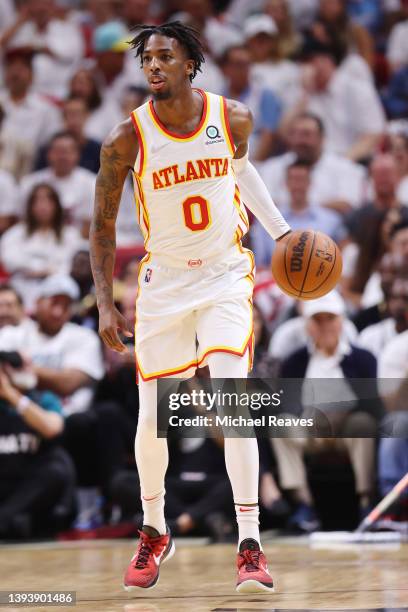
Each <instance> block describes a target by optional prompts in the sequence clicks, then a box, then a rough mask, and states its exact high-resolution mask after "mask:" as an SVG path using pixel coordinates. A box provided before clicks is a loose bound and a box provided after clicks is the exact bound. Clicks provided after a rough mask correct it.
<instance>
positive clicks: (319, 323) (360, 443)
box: [272, 291, 382, 531]
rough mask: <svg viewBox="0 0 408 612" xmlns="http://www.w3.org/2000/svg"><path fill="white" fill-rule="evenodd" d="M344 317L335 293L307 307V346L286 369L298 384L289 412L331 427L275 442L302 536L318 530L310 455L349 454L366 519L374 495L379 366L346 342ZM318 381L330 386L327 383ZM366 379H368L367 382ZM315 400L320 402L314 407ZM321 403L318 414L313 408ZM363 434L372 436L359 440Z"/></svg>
mask: <svg viewBox="0 0 408 612" xmlns="http://www.w3.org/2000/svg"><path fill="white" fill-rule="evenodd" d="M344 313H345V307H344V302H343V300H342V298H341V297H340V295H339V294H338V293H337V292H336V291H332V292H330V293H329V294H327V295H326V296H324V297H323V298H319V299H317V300H311V301H310V302H305V303H304V304H303V316H304V317H305V319H306V329H307V335H308V344H307V346H304V347H302V348H300V349H299V350H297V351H295V352H294V353H292V354H291V355H290V357H288V358H287V359H286V360H285V361H284V362H283V364H282V368H281V376H282V379H287V378H293V379H297V381H293V382H290V381H289V382H288V381H286V386H287V387H288V389H289V390H291V393H290V395H291V398H290V401H289V402H288V401H286V402H285V407H287V408H286V409H287V410H289V411H290V412H295V413H297V414H302V416H312V417H314V419H315V426H316V423H317V426H318V425H319V423H320V424H321V423H322V421H324V422H325V425H326V426H325V428H323V430H320V431H321V432H320V433H318V434H317V435H318V436H319V437H314V438H311V437H297V436H299V431H296V430H291V437H286V438H278V437H275V438H272V445H273V449H274V451H275V455H276V460H277V464H278V473H279V477H280V484H281V487H282V488H283V489H288V490H291V491H292V492H293V495H294V498H295V500H296V501H297V502H298V507H297V510H296V511H295V514H294V515H293V516H292V519H291V523H292V525H293V526H294V527H296V528H298V529H300V530H301V531H313V530H314V529H316V528H318V526H319V521H318V518H317V515H316V512H315V510H314V501H313V497H312V493H311V491H310V489H309V486H308V483H307V477H306V469H305V464H304V454H305V452H311V453H316V452H319V451H320V450H325V449H326V448H327V446H330V447H332V448H336V449H339V450H346V451H347V453H348V455H349V458H350V462H351V465H352V468H353V472H354V476H355V483H356V485H355V486H356V492H357V494H358V495H359V500H360V507H361V515H362V516H363V515H364V514H365V513H366V512H367V509H368V507H369V504H370V500H371V495H372V489H373V476H374V472H375V439H374V436H375V432H376V421H377V419H379V418H380V417H381V414H382V412H381V403H380V402H379V400H378V399H377V398H378V394H377V388H376V380H375V379H376V373H377V364H376V359H375V357H374V356H373V355H372V354H371V353H370V352H369V351H366V350H364V349H361V348H357V347H355V346H353V345H351V344H349V343H348V342H347V341H345V340H344V339H343V337H342V326H343V316H344ZM319 379H331V381H330V383H329V384H327V381H325V382H324V383H323V382H322V381H321V380H319ZM361 379H365V380H364V382H363V381H361ZM313 398H316V399H314V401H312V402H311V401H310V400H311V399H312V400H313ZM316 400H317V402H318V411H316V410H315V406H314V405H313V404H316ZM311 404H312V405H311ZM318 417H320V418H318ZM314 431H316V430H314ZM359 434H360V435H361V436H372V437H358V435H359ZM323 436H324V437H323ZM330 436H334V437H330ZM327 438H328V439H327Z"/></svg>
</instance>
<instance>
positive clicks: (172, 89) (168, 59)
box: [142, 34, 194, 100]
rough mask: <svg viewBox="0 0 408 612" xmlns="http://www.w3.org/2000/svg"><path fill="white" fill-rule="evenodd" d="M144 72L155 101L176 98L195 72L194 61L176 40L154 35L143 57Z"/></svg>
mask: <svg viewBox="0 0 408 612" xmlns="http://www.w3.org/2000/svg"><path fill="white" fill-rule="evenodd" d="M142 63H143V71H144V73H145V76H146V80H147V82H148V84H149V90H150V92H151V94H152V96H153V98H154V99H155V100H168V99H169V98H172V97H174V96H175V95H176V94H177V93H178V91H180V90H181V89H182V87H183V86H184V85H185V84H186V82H189V75H190V74H192V72H193V70H194V62H193V60H189V59H187V58H186V54H185V51H184V49H183V47H182V46H181V45H180V43H179V42H178V41H177V40H175V39H174V38H168V37H167V36H160V35H158V34H153V36H151V37H150V38H149V40H148V41H147V43H146V45H145V48H144V51H143V56H142Z"/></svg>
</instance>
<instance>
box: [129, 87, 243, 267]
mask: <svg viewBox="0 0 408 612" xmlns="http://www.w3.org/2000/svg"><path fill="white" fill-rule="evenodd" d="M196 91H198V92H199V93H200V95H201V96H202V98H203V102H204V104H203V114H202V117H201V120H200V122H199V124H198V126H197V128H196V129H195V130H194V131H193V132H190V133H189V134H183V135H180V134H174V133H172V132H170V131H169V130H167V128H166V127H165V126H164V125H163V124H162V123H161V122H160V119H159V118H158V116H157V114H156V112H155V109H154V105H153V102H152V101H149V102H147V103H146V104H144V105H143V106H140V107H139V108H137V109H136V110H135V111H133V113H132V120H133V122H134V125H135V129H136V131H137V134H138V138H139V153H138V156H137V159H136V163H135V171H134V183H135V196H136V203H137V210H138V219H139V224H140V227H141V229H142V232H143V235H144V238H145V247H146V250H147V251H148V252H150V253H152V254H153V255H161V256H163V255H165V256H166V255H167V256H169V259H170V258H172V259H178V260H184V261H188V262H191V264H189V265H191V266H194V265H195V262H197V265H200V264H199V263H198V262H200V261H202V260H206V259H208V258H213V257H215V256H217V255H219V254H221V253H223V252H224V251H225V250H226V249H227V248H229V247H231V246H232V245H233V244H234V243H238V244H239V243H240V240H241V238H242V236H243V235H244V234H245V233H246V232H247V230H248V217H247V214H246V211H245V208H244V206H243V204H242V203H241V200H240V195H239V189H238V186H237V184H236V182H235V178H234V174H233V170H232V166H231V160H232V157H233V155H234V150H235V147H234V143H233V140H232V136H231V132H230V128H229V123H228V115H227V108H226V103H225V99H224V98H223V97H222V96H217V95H215V94H212V93H208V92H204V91H202V90H196Z"/></svg>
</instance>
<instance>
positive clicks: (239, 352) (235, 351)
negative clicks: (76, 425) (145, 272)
mask: <svg viewBox="0 0 408 612" xmlns="http://www.w3.org/2000/svg"><path fill="white" fill-rule="evenodd" d="M237 237H238V232H237ZM237 244H238V248H239V250H240V252H241V253H243V254H244V255H247V256H248V257H249V259H250V261H251V271H250V272H249V273H248V274H247V275H246V277H245V279H246V280H248V282H249V283H250V285H251V289H252V290H253V288H254V284H255V278H254V271H255V259H254V255H253V253H252V251H250V250H249V249H244V248H243V247H242V245H241V241H240V240H239V241H238V243H237ZM149 259H150V253H149V254H148V255H146V257H145V258H144V259H143V260H142V262H141V264H140V267H139V274H138V290H137V296H136V302H137V299H138V297H139V291H140V277H141V273H142V266H143V264H144V263H147V262H148V261H149ZM248 304H249V308H250V312H251V323H250V329H249V333H248V335H247V337H246V338H245V341H244V343H243V345H242V347H241V348H236V347H233V346H221V345H220V346H210V347H208V348H207V349H206V350H205V351H204V353H203V354H202V355H200V356H197V358H196V359H193V360H192V361H190V362H188V363H185V364H183V365H179V366H176V367H174V368H169V369H166V370H159V371H158V372H150V373H146V372H144V371H143V368H142V366H141V364H140V362H139V360H138V358H137V352H136V370H137V374H138V375H139V374H140V376H141V377H142V379H143V380H144V381H145V382H146V381H149V380H155V379H157V378H164V377H166V376H176V375H177V374H183V373H184V372H187V371H188V370H190V369H193V368H194V369H195V368H199V367H200V366H201V365H202V363H203V362H204V361H205V359H206V358H207V357H208V355H211V354H212V353H229V354H231V355H236V356H237V357H243V356H244V355H245V352H246V351H247V350H248V372H250V371H251V370H252V365H253V356H254V320H253V306H252V298H248ZM136 326H137V319H136V323H135V337H136V333H137V330H136Z"/></svg>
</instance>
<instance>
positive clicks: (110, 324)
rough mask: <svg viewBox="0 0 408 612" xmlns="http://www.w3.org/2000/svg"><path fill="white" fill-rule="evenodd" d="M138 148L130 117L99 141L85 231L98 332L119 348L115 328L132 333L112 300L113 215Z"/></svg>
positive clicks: (126, 334)
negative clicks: (88, 226)
mask: <svg viewBox="0 0 408 612" xmlns="http://www.w3.org/2000/svg"><path fill="white" fill-rule="evenodd" d="M137 152H138V142H137V136H136V133H135V130H134V127H133V125H132V122H131V120H130V119H128V120H126V121H124V122H123V123H121V124H120V125H118V126H117V127H116V128H115V129H114V130H113V131H112V132H111V133H110V135H109V136H108V137H107V139H106V140H105V142H104V143H103V145H102V150H101V166H100V170H99V173H98V176H97V179H96V190H95V207H94V212H93V217H92V222H91V230H90V235H89V242H90V252H91V264H92V274H93V278H94V283H95V288H96V300H97V305H98V310H99V335H100V336H101V338H102V340H103V341H104V343H105V344H106V346H108V347H109V348H111V349H113V350H115V351H118V352H120V353H121V352H123V351H125V350H126V347H125V345H124V344H123V342H122V341H121V340H120V337H119V334H118V330H120V331H121V332H123V334H124V335H125V336H128V337H130V336H132V335H133V334H132V331H131V329H130V327H129V324H128V323H127V321H126V319H125V318H124V317H123V316H122V315H121V313H120V312H119V311H118V310H117V308H116V307H115V305H114V302H113V268H114V263H115V250H116V229H115V225H116V217H117V214H118V210H119V203H120V198H121V195H122V189H123V185H124V182H125V180H126V177H127V175H128V172H129V170H131V169H132V168H133V166H134V163H135V159H136V155H137Z"/></svg>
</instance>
